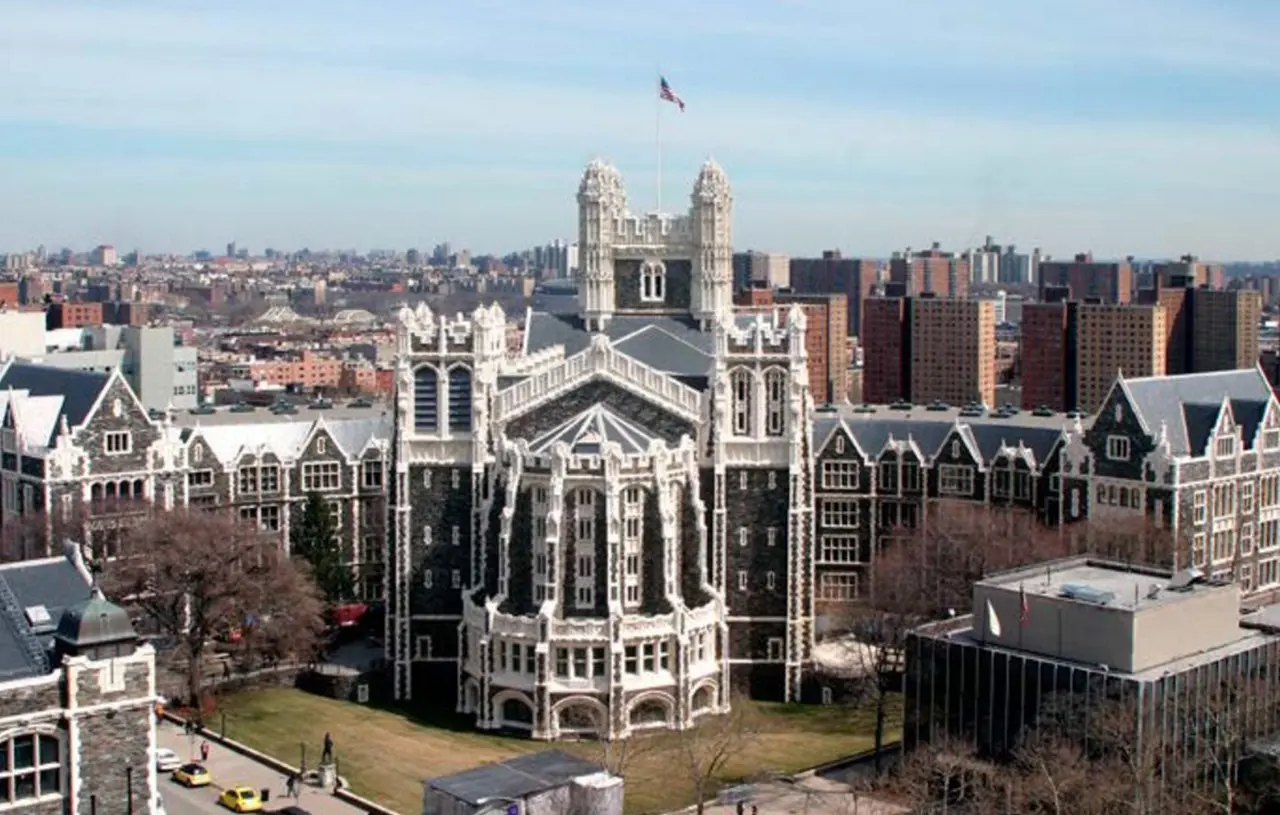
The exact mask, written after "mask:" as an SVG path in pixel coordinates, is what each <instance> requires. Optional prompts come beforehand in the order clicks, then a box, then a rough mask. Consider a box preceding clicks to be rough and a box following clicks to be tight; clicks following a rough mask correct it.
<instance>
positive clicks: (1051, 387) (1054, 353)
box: [1022, 301, 1168, 413]
mask: <svg viewBox="0 0 1280 815" xmlns="http://www.w3.org/2000/svg"><path fill="white" fill-rule="evenodd" d="M1165 318H1166V313H1165V309H1164V307H1162V306H1159V305H1139V304H1131V305H1115V304H1108V303H1081V302H1079V301H1070V302H1056V303H1040V304H1036V305H1034V306H1024V307H1023V312H1022V330H1023V336H1022V405H1023V407H1025V408H1028V409H1030V408H1038V407H1048V408H1050V409H1053V410H1082V411H1085V412H1087V413H1093V412H1095V411H1097V409H1098V406H1099V405H1100V404H1102V400H1103V399H1104V398H1105V397H1106V395H1107V391H1109V390H1110V389H1111V385H1112V383H1114V382H1115V380H1116V376H1117V374H1119V373H1123V374H1124V375H1125V376H1126V377H1143V376H1163V375H1164V373H1165V348H1166V342H1167V336H1168V334H1167V330H1166V328H1165V324H1166V319H1165Z"/></svg>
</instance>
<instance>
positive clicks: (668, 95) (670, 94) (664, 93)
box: [658, 76, 684, 113]
mask: <svg viewBox="0 0 1280 815" xmlns="http://www.w3.org/2000/svg"><path fill="white" fill-rule="evenodd" d="M658 96H659V97H660V98H661V99H662V100H663V101H666V102H675V103H676V104H677V105H679V106H680V112H681V113H684V100H683V99H681V98H680V97H679V96H676V92H675V91H673V90H671V83H669V82H667V78H666V77H665V76H660V77H658Z"/></svg>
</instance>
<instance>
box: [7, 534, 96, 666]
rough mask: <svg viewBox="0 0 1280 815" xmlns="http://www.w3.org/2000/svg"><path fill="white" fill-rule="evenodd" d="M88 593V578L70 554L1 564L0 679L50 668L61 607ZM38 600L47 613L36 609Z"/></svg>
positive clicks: (80, 598) (69, 605) (68, 605)
mask: <svg viewBox="0 0 1280 815" xmlns="http://www.w3.org/2000/svg"><path fill="white" fill-rule="evenodd" d="M89 594H90V590H89V583H88V581H87V580H86V579H85V577H84V575H82V574H81V573H80V571H79V570H77V569H76V567H75V565H74V564H73V563H72V562H71V561H70V560H68V559H67V558H65V557H57V558H46V559H44V560H28V561H22V562H20V563H10V564H6V565H4V566H0V681H11V680H14V679H24V678H28V677H33V676H40V675H43V674H46V673H48V672H49V670H50V662H49V656H48V653H49V651H50V650H51V649H52V647H53V634H54V632H55V631H56V630H57V626H58V620H59V619H60V618H61V616H62V612H63V611H65V610H66V609H67V608H69V607H71V606H74V605H77V604H78V603H82V602H84V601H85V600H87V599H88V598H89ZM38 606H43V607H44V610H45V613H46V615H47V616H46V617H41V616H39V614H38V612H36V611H34V610H33V609H35V608H36V607H38ZM29 610H33V611H30V612H29Z"/></svg>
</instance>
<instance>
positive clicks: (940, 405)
mask: <svg viewBox="0 0 1280 815" xmlns="http://www.w3.org/2000/svg"><path fill="white" fill-rule="evenodd" d="M950 409H951V405H948V404H947V403H946V402H943V401H942V400H940V399H938V400H934V401H933V402H930V403H929V407H927V408H925V410H930V411H934V412H937V411H940V410H950Z"/></svg>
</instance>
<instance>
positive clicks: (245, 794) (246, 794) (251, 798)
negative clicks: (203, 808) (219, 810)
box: [218, 787, 262, 812]
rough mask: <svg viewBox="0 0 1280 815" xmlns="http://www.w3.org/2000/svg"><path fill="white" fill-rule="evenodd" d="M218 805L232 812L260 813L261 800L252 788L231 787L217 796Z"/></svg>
mask: <svg viewBox="0 0 1280 815" xmlns="http://www.w3.org/2000/svg"><path fill="white" fill-rule="evenodd" d="M218 803H219V804H222V805H223V806H224V807H226V808H227V809H229V810H231V811H232V812H261V811H262V799H261V798H259V797H258V791H257V790H255V789H254V788H253V787H231V788H229V789H226V790H223V791H222V795H220V796H218Z"/></svg>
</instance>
